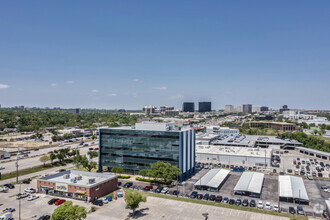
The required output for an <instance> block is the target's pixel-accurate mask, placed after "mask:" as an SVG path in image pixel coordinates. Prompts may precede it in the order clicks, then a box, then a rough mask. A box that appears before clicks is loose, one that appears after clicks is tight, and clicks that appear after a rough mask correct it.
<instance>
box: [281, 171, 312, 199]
mask: <svg viewBox="0 0 330 220" xmlns="http://www.w3.org/2000/svg"><path fill="white" fill-rule="evenodd" d="M278 185H279V187H278V188H279V192H278V193H279V198H280V201H286V202H295V203H299V204H309V198H308V195H307V191H306V188H305V184H304V181H303V179H302V177H297V176H279V177H278Z"/></svg>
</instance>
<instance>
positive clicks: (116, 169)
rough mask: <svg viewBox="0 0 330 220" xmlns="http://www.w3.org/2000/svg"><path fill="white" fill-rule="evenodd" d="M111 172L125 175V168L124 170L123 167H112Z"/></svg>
mask: <svg viewBox="0 0 330 220" xmlns="http://www.w3.org/2000/svg"><path fill="white" fill-rule="evenodd" d="M111 171H112V172H113V173H123V172H124V168H122V167H112V169H111Z"/></svg>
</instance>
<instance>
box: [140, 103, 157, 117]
mask: <svg viewBox="0 0 330 220" xmlns="http://www.w3.org/2000/svg"><path fill="white" fill-rule="evenodd" d="M142 111H143V112H144V113H145V114H146V115H149V114H152V113H155V112H156V107H155V106H152V105H150V106H144V107H143V109H142Z"/></svg>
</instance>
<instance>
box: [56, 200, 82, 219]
mask: <svg viewBox="0 0 330 220" xmlns="http://www.w3.org/2000/svg"><path fill="white" fill-rule="evenodd" d="M86 217H87V212H86V208H85V207H83V206H78V205H72V202H71V201H66V202H64V203H63V204H62V205H61V206H59V207H57V208H56V209H55V210H54V212H53V214H52V216H51V220H81V219H85V218H86Z"/></svg>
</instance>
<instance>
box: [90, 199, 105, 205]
mask: <svg viewBox="0 0 330 220" xmlns="http://www.w3.org/2000/svg"><path fill="white" fill-rule="evenodd" d="M92 203H93V205H98V206H103V201H102V200H98V199H97V200H94V201H93V202H92Z"/></svg>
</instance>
